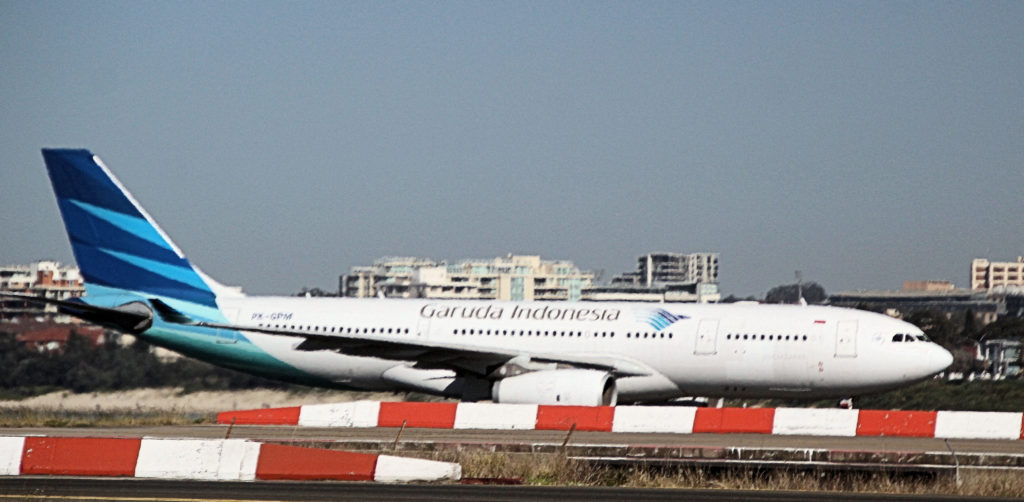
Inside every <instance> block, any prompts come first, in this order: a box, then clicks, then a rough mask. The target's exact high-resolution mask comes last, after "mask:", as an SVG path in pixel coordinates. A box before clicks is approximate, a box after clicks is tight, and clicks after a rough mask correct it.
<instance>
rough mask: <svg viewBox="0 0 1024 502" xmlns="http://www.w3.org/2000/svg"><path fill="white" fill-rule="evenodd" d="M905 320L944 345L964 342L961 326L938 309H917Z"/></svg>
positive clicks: (948, 346) (953, 345) (948, 345)
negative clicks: (961, 335)
mask: <svg viewBox="0 0 1024 502" xmlns="http://www.w3.org/2000/svg"><path fill="white" fill-rule="evenodd" d="M903 320H904V321H907V322H909V323H910V324H913V325H914V326H917V327H918V328H921V331H924V334H926V335H928V338H931V339H932V341H934V342H935V343H937V344H939V345H942V346H943V347H946V348H954V347H956V346H958V345H960V344H961V343H962V342H963V340H962V339H961V338H960V333H961V331H962V330H961V328H960V326H959V325H958V324H957V323H956V322H955V321H953V320H952V319H950V318H949V317H947V316H946V314H945V313H943V312H940V311H938V310H915V311H913V312H911V313H909V314H907V315H906V316H904V317H903Z"/></svg>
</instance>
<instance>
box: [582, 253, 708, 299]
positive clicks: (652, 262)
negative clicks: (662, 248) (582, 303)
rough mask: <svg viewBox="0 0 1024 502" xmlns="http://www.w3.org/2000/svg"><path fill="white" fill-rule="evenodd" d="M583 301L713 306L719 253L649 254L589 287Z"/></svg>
mask: <svg viewBox="0 0 1024 502" xmlns="http://www.w3.org/2000/svg"><path fill="white" fill-rule="evenodd" d="M583 299H584V300H591V301H637V302H700V303H714V302H717V301H718V300H719V299H721V294H720V293H719V291H718V253H691V254H683V253H650V254H646V255H643V256H640V257H638V258H637V267H636V270H635V271H633V272H626V273H624V274H620V275H618V276H615V277H613V278H612V281H611V284H609V285H605V286H592V287H590V288H587V289H586V290H585V291H584V292H583Z"/></svg>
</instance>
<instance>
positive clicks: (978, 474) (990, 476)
mask: <svg viewBox="0 0 1024 502" xmlns="http://www.w3.org/2000/svg"><path fill="white" fill-rule="evenodd" d="M434 458H435V459H436V460H444V461H449V462H459V463H460V464H461V465H462V473H463V476H464V477H467V478H519V479H521V480H522V481H523V482H524V483H525V484H530V485H559V486H622V487H633V488H676V489H729V490H758V491H762V490H771V491H814V492H855V493H893V494H897V493H898V494H955V495H963V496H990V497H1024V477H1022V476H1021V475H1020V474H1019V473H1016V472H1012V471H963V472H962V473H961V480H962V482H961V484H960V486H957V483H956V480H955V479H954V478H953V477H952V476H941V475H938V476H933V475H923V474H919V473H918V474H906V473H898V472H892V471H882V472H840V471H815V470H802V469H794V470H775V469H773V470H764V469H749V468H703V467H693V466H662V465H659V466H654V465H644V464H634V465H631V466H626V467H623V466H609V465H604V464H600V463H591V462H588V461H586V460H579V459H572V458H568V457H565V456H563V455H557V454H515V453H481V452H472V453H470V452H438V453H436V454H435V455H434Z"/></svg>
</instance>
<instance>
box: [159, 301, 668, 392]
mask: <svg viewBox="0 0 1024 502" xmlns="http://www.w3.org/2000/svg"><path fill="white" fill-rule="evenodd" d="M157 312H160V313H161V316H163V314H164V312H163V309H162V308H161V307H160V306H157ZM166 319H167V318H166V317H165V320H166ZM188 324H191V325H193V326H203V327H208V328H219V329H233V330H238V331H249V332H254V333H263V334H267V335H275V336H289V337H295V338H302V339H303V340H302V342H300V343H299V344H298V345H297V346H296V347H295V348H296V349H297V350H334V351H337V352H340V353H343V354H348V355H353V356H367V357H378V358H381V359H394V360H397V361H415V362H416V367H417V368H423V369H452V370H457V371H468V372H471V373H475V374H478V375H487V374H489V373H490V372H491V371H493V370H494V369H495V368H496V367H498V366H501V365H503V364H505V363H507V362H509V361H511V360H513V359H517V358H518V359H519V360H524V359H528V360H529V361H530V362H534V363H542V364H543V363H554V364H562V365H566V366H571V367H574V368H583V369H597V370H603V371H608V372H610V373H613V374H614V375H615V376H619V377H622V376H646V375H650V374H652V371H650V370H649V369H647V368H645V367H643V366H641V365H639V364H636V363H634V362H632V361H629V360H627V359H620V358H614V357H606V356H586V355H572V354H545V353H536V352H526V351H518V350H509V349H500V348H492V347H477V346H472V345H464V344H453V343H443V342H436V341H429V340H418V339H409V338H406V339H399V340H396V339H394V338H385V337H382V336H374V335H367V334H359V335H349V334H333V333H332V334H326V333H310V332H307V331H299V330H289V329H279V328H265V327H258V326H245V325H238V324H220V323H212V322H202V321H200V322H192V323H188Z"/></svg>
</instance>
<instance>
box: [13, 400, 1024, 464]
mask: <svg viewBox="0 0 1024 502" xmlns="http://www.w3.org/2000/svg"><path fill="white" fill-rule="evenodd" d="M279 410H281V411H280V412H278V411H275V410H273V409H269V410H241V411H234V412H223V413H220V414H218V415H217V421H218V422H219V423H222V424H230V423H235V424H237V425H250V424H251V425H266V424H267V423H268V420H270V419H271V417H275V416H276V417H280V420H281V422H280V425H296V424H298V425H303V426H316V427H400V426H401V425H402V424H403V423H405V426H406V427H424V428H438V429H492V430H499V429H508V430H533V429H538V430H569V429H570V428H572V427H573V425H575V428H576V429H577V430H584V431H612V432H653V433H657V432H662V433H677V434H691V433H692V434H699V433H710V434H729V433H744V434H779V435H808V436H844V437H849V436H905V437H937V438H951V439H952V438H959V439H1024V423H1022V416H1024V413H1021V412H971V411H938V412H935V411H897V410H844V409H838V408H694V407H687V406H549V405H535V404H494V403H402V402H383V403H378V402H375V401H355V402H351V403H340V404H320V405H310V406H302V407H301V408H299V409H293V408H280V409H279ZM293 417H296V418H293ZM2 462H3V459H2V458H0V469H2V468H3V464H2Z"/></svg>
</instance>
